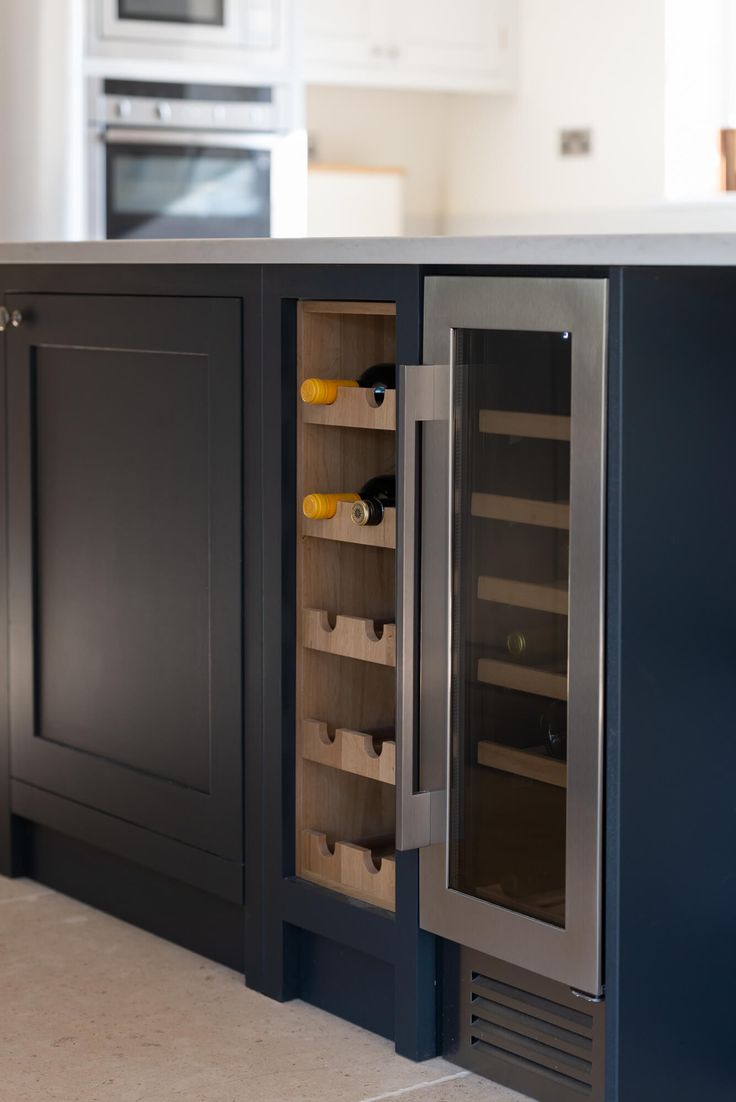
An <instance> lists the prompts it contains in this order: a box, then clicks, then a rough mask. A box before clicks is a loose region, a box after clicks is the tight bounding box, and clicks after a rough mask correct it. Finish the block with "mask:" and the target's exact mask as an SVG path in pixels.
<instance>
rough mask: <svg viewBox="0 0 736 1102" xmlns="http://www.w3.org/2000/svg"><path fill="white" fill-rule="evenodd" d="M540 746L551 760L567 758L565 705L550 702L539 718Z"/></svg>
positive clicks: (558, 701) (563, 702) (561, 701)
mask: <svg viewBox="0 0 736 1102" xmlns="http://www.w3.org/2000/svg"><path fill="white" fill-rule="evenodd" d="M539 730H540V734H541V736H542V745H543V746H544V749H545V750H546V751H547V753H548V754H549V756H550V757H551V758H558V759H560V760H561V761H564V760H565V758H566V757H567V704H566V703H565V701H564V700H550V701H549V703H548V704H547V706H546V707H545V708H544V710H543V711H542V712H541V713H540V716H539Z"/></svg>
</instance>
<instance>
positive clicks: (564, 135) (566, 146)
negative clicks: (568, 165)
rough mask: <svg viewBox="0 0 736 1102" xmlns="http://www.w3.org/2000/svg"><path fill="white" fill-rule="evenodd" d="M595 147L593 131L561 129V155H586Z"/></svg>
mask: <svg viewBox="0 0 736 1102" xmlns="http://www.w3.org/2000/svg"><path fill="white" fill-rule="evenodd" d="M592 147H593V131H592V130H590V129H585V130H560V156H561V157H585V156H587V155H588V154H589V153H590V151H591V149H592Z"/></svg>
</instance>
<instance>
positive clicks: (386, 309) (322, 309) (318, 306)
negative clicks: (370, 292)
mask: <svg viewBox="0 0 736 1102" xmlns="http://www.w3.org/2000/svg"><path fill="white" fill-rule="evenodd" d="M299 308H300V310H301V311H302V313H303V314H348V315H358V316H359V315H361V314H365V315H367V316H369V317H378V316H384V317H396V303H395V302H347V301H345V302H343V301H342V300H341V299H333V300H330V299H320V300H316V299H315V300H312V299H302V300H301V301H300V303H299Z"/></svg>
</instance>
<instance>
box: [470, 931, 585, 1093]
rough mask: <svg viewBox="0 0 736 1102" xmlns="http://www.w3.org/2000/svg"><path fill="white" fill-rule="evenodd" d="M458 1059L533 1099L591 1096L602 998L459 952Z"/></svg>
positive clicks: (471, 954) (476, 954)
mask: <svg viewBox="0 0 736 1102" xmlns="http://www.w3.org/2000/svg"><path fill="white" fill-rule="evenodd" d="M461 958H464V959H461V970H460V975H461V977H462V978H461V983H460V1001H459V1003H458V1033H457V1045H458V1048H457V1050H456V1052H455V1057H456V1058H457V1060H458V1063H462V1064H464V1065H465V1066H466V1067H470V1068H471V1069H472V1070H473V1071H476V1072H478V1073H480V1074H481V1075H486V1076H487V1077H488V1078H489V1079H493V1080H495V1081H496V1082H498V1083H503V1084H504V1085H506V1086H509V1087H513V1088H514V1089H515V1090H518V1091H521V1092H522V1093H524V1094H528V1095H529V1096H530V1097H532V1098H536V1099H539V1100H541V1102H575V1100H580V1102H584V1100H588V1102H598V1100H599V1099H601V1098H602V1093H603V1084H602V1077H603V1013H604V1007H603V1004H591V1003H587V1002H584V1001H582V1000H580V999H578V998H575V996H574V995H572V993H571V992H570V991H569V989H568V988H567V987H565V986H564V985H563V984H559V983H556V982H553V981H551V980H545V979H543V978H542V977H539V976H535V975H533V974H532V973H530V972H526V971H524V970H523V969H520V968H516V967H513V966H511V965H508V964H506V963H505V962H501V961H496V960H495V959H494V958H492V957H485V956H483V955H482V954H479V953H475V952H473V951H472V950H461Z"/></svg>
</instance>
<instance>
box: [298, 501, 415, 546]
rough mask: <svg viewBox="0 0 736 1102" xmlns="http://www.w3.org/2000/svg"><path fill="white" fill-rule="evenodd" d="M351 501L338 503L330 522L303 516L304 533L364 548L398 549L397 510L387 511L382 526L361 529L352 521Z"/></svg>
mask: <svg viewBox="0 0 736 1102" xmlns="http://www.w3.org/2000/svg"><path fill="white" fill-rule="evenodd" d="M351 508H352V506H351V504H350V502H349V501H338V503H337V512H336V513H335V515H334V517H332V518H331V519H330V520H310V519H309V517H305V516H302V533H303V534H304V535H305V536H313V537H314V538H315V539H323V540H339V541H341V542H343V543H357V544H362V545H363V546H364V547H385V548H386V549H388V550H391V551H393V550H395V548H396V510H395V509H386V510H385V511H384V517H383V520H382V521H381V523H380V524H373V525H365V526H364V527H361V526H360V525H359V524H354V523H353V521H352V520H351V519H350V510H351Z"/></svg>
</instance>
